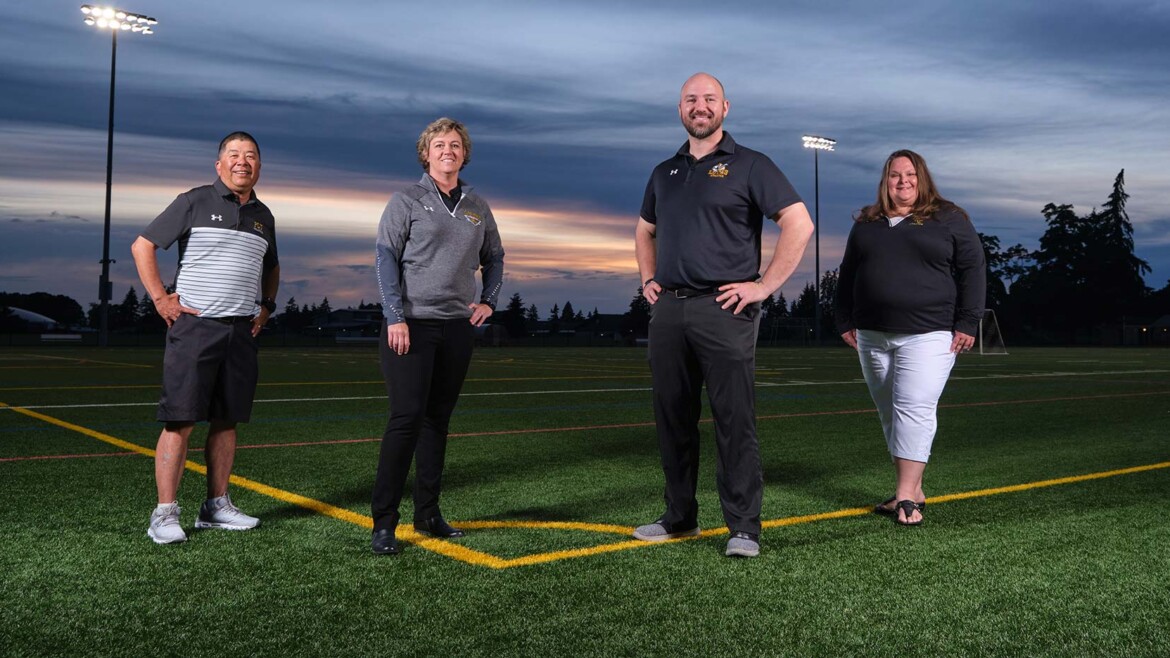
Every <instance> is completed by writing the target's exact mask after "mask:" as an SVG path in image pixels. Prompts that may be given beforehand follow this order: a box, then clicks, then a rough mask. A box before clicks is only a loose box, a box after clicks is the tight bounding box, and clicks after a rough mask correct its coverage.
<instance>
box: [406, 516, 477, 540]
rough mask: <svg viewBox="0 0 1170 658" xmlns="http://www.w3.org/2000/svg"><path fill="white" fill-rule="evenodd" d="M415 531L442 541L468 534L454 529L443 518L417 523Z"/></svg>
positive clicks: (435, 517)
mask: <svg viewBox="0 0 1170 658" xmlns="http://www.w3.org/2000/svg"><path fill="white" fill-rule="evenodd" d="M414 529H415V530H416V531H418V532H421V533H422V534H424V535H428V536H430V537H438V538H440V539H455V538H456V537H463V536H464V535H466V534H467V533H465V532H463V531H462V530H460V529H459V528H452V527H451V526H450V525H448V523H447V522H446V521H444V520H443V517H441V516H432V517H431V518H429V519H427V520H426V521H415V522H414Z"/></svg>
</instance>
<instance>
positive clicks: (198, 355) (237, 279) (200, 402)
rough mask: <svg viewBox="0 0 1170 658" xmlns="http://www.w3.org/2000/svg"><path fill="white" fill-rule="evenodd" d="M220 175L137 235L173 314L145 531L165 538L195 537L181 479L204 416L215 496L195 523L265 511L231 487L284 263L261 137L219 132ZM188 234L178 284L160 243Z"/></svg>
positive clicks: (248, 520) (137, 254)
mask: <svg viewBox="0 0 1170 658" xmlns="http://www.w3.org/2000/svg"><path fill="white" fill-rule="evenodd" d="M215 171H216V173H217V174H219V178H218V179H217V180H216V181H215V182H214V183H212V184H211V185H204V186H202V187H197V188H195V189H193V190H191V191H189V192H186V193H183V194H180V195H179V196H178V198H176V199H175V200H174V202H173V203H171V205H170V206H168V207H167V209H166V210H164V211H163V212H162V214H161V215H159V216H158V217H157V218H155V220H154V221H153V222H151V223H150V226H148V227H146V230H145V231H143V232H142V234H141V235H139V236H138V239H137V240H135V241H134V244H133V245H131V247H130V251H131V253H133V254H134V263H135V265H136V266H137V267H138V276H139V277H140V278H141V279H142V285H143V286H145V287H146V292H147V294H149V295H150V298H151V300H153V301H154V308H155V310H156V311H158V314H159V315H160V316H162V318H163V319H164V320H166V322H167V326H168V327H169V329H168V330H167V344H166V352H165V355H164V357H163V391H162V398H161V399H160V400H159V405H158V419H159V421H161V422H163V423H165V425H164V426H163V430H162V433H161V434H160V435H159V437H158V448H157V450H156V452H155V458H154V474H155V479H156V482H157V485H158V506H157V507H156V508H155V510H154V513H153V514H151V517H150V526H149V528H148V529H147V535H148V536H149V537H150V538H151V539H153V540H154V541H155V543H157V544H172V543H176V542H182V541H186V539H187V535H186V533H184V532H183V528H182V526H181V525H180V524H179V503H178V499H177V496H178V492H179V480H180V478H181V477H182V475H183V468H184V464H185V462H186V459H187V441H188V439H189V438H190V436H191V431H192V430H193V429H194V427H195V423H197V422H200V421H209V422H210V427H209V428H208V432H207V451H206V455H207V500H205V501H204V502H203V505H202V506H201V507H200V509H199V515H198V517H197V518H196V520H195V527H196V528H219V529H223V530H249V529H251V528H254V527H256V526H257V525H259V523H260V520H259V519H257V518H255V517H252V516H248V515H247V514H244V513H243V512H241V511H240V510H239V509H238V508H237V507H236V506H235V505H233V504H232V501H231V498H230V497H229V496H228V493H227V487H228V479H229V478H230V476H231V472H232V462H233V461H234V459H235V453H236V423H239V422H247V421H248V418H249V417H250V416H251V413H252V399H253V397H254V396H255V393H256V379H257V367H256V336H257V334H259V333H260V329H261V328H262V327H263V326H264V323H265V322H267V321H268V316H269V315H271V314H272V312H273V311H274V310H276V289H277V286H278V285H279V283H280V265H279V263H278V261H277V257H276V226H275V221H274V220H273V217H272V213H271V212H270V211H269V210H268V206H266V205H264V204H263V203H261V202H260V200H259V199H257V198H256V195H255V193H254V192H253V190H252V188H253V187H254V186H255V185H256V181H257V179H259V178H260V148H259V147H258V146H257V145H256V140H255V139H254V138H253V137H252V136H251V135H249V134H248V133H245V132H234V133H232V134H230V135H228V136H227V137H225V138H224V139H223V141H221V142H220V144H219V158H218V159H217V160H216V162H215ZM176 241H178V243H179V271H178V274H177V275H176V277H175V291H174V292H173V293H168V292H167V289H166V287H165V286H164V285H163V283H162V279H161V277H160V276H159V268H158V257H157V254H156V253H155V252H156V250H157V249H158V248H159V247H162V248H163V249H167V248H169V247H170V246H171V245H172V244H174V243H175V242H176Z"/></svg>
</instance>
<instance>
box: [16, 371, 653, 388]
mask: <svg viewBox="0 0 1170 658" xmlns="http://www.w3.org/2000/svg"><path fill="white" fill-rule="evenodd" d="M578 379H650V373H649V372H647V373H645V374H642V375H584V376H581V377H468V378H467V379H465V380H464V381H465V382H543V381H549V380H556V381H561V380H565V381H572V380H578ZM369 384H377V385H378V386H383V385H385V382H383V381H382V380H381V379H370V380H363V381H351V382H260V383H259V384H257V386H354V385H369ZM158 387H159V385H158V384H157V383H156V384H100V385H93V386H5V387H0V391H88V390H113V389H123V388H158Z"/></svg>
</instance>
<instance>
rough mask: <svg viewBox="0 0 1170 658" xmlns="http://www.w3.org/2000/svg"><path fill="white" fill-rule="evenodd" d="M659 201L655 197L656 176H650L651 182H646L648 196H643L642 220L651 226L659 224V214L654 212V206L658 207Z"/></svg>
mask: <svg viewBox="0 0 1170 658" xmlns="http://www.w3.org/2000/svg"><path fill="white" fill-rule="evenodd" d="M657 203H658V199H657V197H656V196H655V195H654V174H653V173H651V174H650V180H649V181H647V182H646V194H644V195H643V196H642V211H641V213H640V214H641V216H642V219H644V220H646V221H647V222H649V223H651V224H657V223H658V213H656V212H654V206H655V205H657Z"/></svg>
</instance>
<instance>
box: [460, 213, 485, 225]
mask: <svg viewBox="0 0 1170 658" xmlns="http://www.w3.org/2000/svg"><path fill="white" fill-rule="evenodd" d="M463 217H464V218H465V219H466V220H467V221H469V222H471V223H472V225H474V226H479V223H480V222H482V221H483V218H482V217H480V216H479V215H477V214H475V213H473V212H465V213H463Z"/></svg>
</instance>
